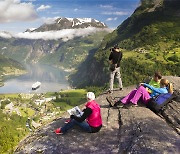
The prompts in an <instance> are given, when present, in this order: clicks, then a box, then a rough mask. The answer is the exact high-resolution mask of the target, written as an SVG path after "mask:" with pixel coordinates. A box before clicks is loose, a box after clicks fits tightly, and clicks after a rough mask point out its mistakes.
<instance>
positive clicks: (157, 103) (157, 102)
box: [147, 93, 175, 113]
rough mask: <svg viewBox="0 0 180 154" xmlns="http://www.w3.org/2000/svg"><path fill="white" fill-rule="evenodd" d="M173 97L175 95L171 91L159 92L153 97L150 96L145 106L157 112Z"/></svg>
mask: <svg viewBox="0 0 180 154" xmlns="http://www.w3.org/2000/svg"><path fill="white" fill-rule="evenodd" d="M173 98H175V95H174V94H171V93H166V94H160V95H158V96H156V97H154V98H151V100H150V101H149V102H148V104H147V107H148V108H149V109H151V110H152V111H154V112H155V113H158V112H160V111H161V110H163V108H164V107H165V106H166V104H168V103H169V102H171V101H172V100H173Z"/></svg>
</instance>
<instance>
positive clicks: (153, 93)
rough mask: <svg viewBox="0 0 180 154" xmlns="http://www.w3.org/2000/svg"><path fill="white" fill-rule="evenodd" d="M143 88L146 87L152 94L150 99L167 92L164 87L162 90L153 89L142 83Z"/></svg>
mask: <svg viewBox="0 0 180 154" xmlns="http://www.w3.org/2000/svg"><path fill="white" fill-rule="evenodd" d="M144 86H145V87H148V88H149V89H151V90H152V93H151V94H150V96H151V97H154V96H157V95H159V94H163V93H168V90H167V88H166V87H164V88H155V87H153V86H151V85H149V84H146V83H144Z"/></svg>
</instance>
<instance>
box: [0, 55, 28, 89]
mask: <svg viewBox="0 0 180 154" xmlns="http://www.w3.org/2000/svg"><path fill="white" fill-rule="evenodd" d="M23 73H25V68H24V67H23V66H22V64H20V63H19V62H17V61H15V60H13V59H10V58H7V57H4V56H2V55H1V54H0V86H2V85H3V82H2V81H3V77H4V76H6V75H20V74H23Z"/></svg>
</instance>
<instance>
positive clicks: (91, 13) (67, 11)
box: [0, 0, 140, 32]
mask: <svg viewBox="0 0 180 154" xmlns="http://www.w3.org/2000/svg"><path fill="white" fill-rule="evenodd" d="M139 3H140V0H0V31H10V32H23V31H25V30H26V29H28V28H37V27H39V26H40V25H42V24H43V23H50V22H51V21H52V20H54V19H55V18H57V17H69V18H94V19H97V20H99V21H102V22H104V23H106V24H107V25H108V27H109V28H116V27H117V26H119V25H120V24H121V23H122V22H123V21H124V20H125V19H126V18H128V17H129V16H130V15H131V14H132V13H133V11H134V10H135V9H136V8H137V6H138V5H139Z"/></svg>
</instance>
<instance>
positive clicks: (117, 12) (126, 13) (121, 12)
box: [101, 11, 129, 16]
mask: <svg viewBox="0 0 180 154" xmlns="http://www.w3.org/2000/svg"><path fill="white" fill-rule="evenodd" d="M101 14H103V15H118V16H123V15H129V12H124V11H116V12H102V13H101Z"/></svg>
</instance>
